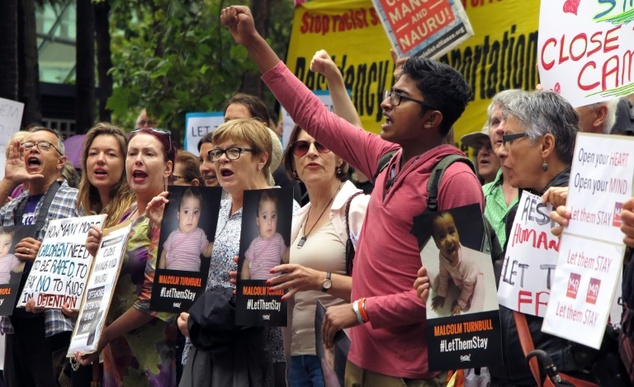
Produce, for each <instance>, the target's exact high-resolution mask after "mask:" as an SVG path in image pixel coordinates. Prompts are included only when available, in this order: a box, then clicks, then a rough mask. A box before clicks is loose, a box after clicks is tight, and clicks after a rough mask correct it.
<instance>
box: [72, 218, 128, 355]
mask: <svg viewBox="0 0 634 387" xmlns="http://www.w3.org/2000/svg"><path fill="white" fill-rule="evenodd" d="M131 229H132V224H131V223H130V222H128V223H127V224H126V225H125V226H119V227H116V228H113V229H110V230H104V236H103V238H102V239H101V244H100V246H99V250H98V251H97V256H96V257H95V264H94V266H93V269H92V271H91V273H90V277H89V278H88V283H87V284H86V292H85V293H84V297H83V299H82V308H81V309H80V312H79V316H78V317H77V323H76V324H75V329H74V331H73V336H72V337H71V341H70V346H69V347H68V354H67V356H68V357H73V356H74V354H75V352H78V351H79V352H82V353H92V352H95V350H96V349H97V345H98V344H99V339H100V338H101V332H102V331H103V328H104V326H105V322H106V317H107V315H108V309H109V307H110V302H111V301H112V296H113V295H114V289H115V285H116V284H117V279H118V278H119V273H120V271H121V263H122V262H123V256H124V253H125V250H126V246H127V242H128V235H129V234H130V230H131Z"/></svg>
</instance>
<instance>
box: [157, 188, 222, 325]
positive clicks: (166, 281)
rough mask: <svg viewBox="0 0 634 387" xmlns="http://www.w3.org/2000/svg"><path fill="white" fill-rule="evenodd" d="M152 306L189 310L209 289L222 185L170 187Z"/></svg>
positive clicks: (159, 248) (165, 309) (158, 308)
mask: <svg viewBox="0 0 634 387" xmlns="http://www.w3.org/2000/svg"><path fill="white" fill-rule="evenodd" d="M168 192H169V196H168V200H169V203H167V205H166V206H165V212H164V213H163V221H162V222H161V238H160V241H159V247H158V259H157V267H156V273H155V275H154V286H153V287H152V299H151V301H150V308H151V309H152V310H156V311H163V312H173V313H178V312H182V311H187V310H189V307H190V306H191V305H192V304H193V303H194V300H195V299H196V298H198V297H199V296H200V295H201V294H202V293H204V291H205V285H206V284H207V273H208V272H209V263H210V261H211V253H212V250H213V245H214V238H215V236H216V224H217V223H218V211H219V210H220V199H221V197H222V188H220V187H193V186H192V187H184V186H183V187H181V186H170V187H169V188H168Z"/></svg>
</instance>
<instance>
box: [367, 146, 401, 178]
mask: <svg viewBox="0 0 634 387" xmlns="http://www.w3.org/2000/svg"><path fill="white" fill-rule="evenodd" d="M395 153H396V151H395V150H393V151H389V152H387V153H386V154H384V155H383V156H381V158H380V159H379V162H378V163H377V166H376V172H374V176H372V182H373V183H374V182H375V181H376V177H377V176H379V173H381V171H383V170H384V169H385V167H387V165H388V164H389V163H390V160H391V159H392V156H394V154H395Z"/></svg>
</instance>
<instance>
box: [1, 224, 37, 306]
mask: <svg viewBox="0 0 634 387" xmlns="http://www.w3.org/2000/svg"><path fill="white" fill-rule="evenodd" d="M34 235H35V226H34V225H32V226H6V227H0V316H10V315H11V313H13V307H14V306H15V300H16V299H17V297H18V292H19V291H20V282H21V280H22V277H23V275H24V274H26V275H28V273H29V271H30V269H31V266H32V265H31V264H30V263H29V262H27V261H23V260H21V259H19V258H17V257H16V256H15V255H14V253H15V245H16V244H18V242H20V241H21V240H22V239H24V238H27V237H33V236H34Z"/></svg>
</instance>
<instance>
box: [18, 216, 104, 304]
mask: <svg viewBox="0 0 634 387" xmlns="http://www.w3.org/2000/svg"><path fill="white" fill-rule="evenodd" d="M105 220H106V215H91V216H83V217H79V218H66V219H55V220H51V221H50V222H49V224H48V227H47V228H46V236H45V237H44V240H42V245H41V246H40V250H39V251H38V253H37V256H36V257H35V261H34V262H33V267H32V268H31V272H30V273H29V276H28V277H27V279H26V283H25V284H24V289H23V290H22V294H21V295H20V299H19V300H18V304H17V307H19V308H21V307H25V306H26V303H27V301H29V300H30V299H31V298H33V299H34V300H35V306H37V307H39V308H49V309H60V308H61V307H62V306H63V305H66V306H68V307H69V308H70V309H72V310H78V309H79V304H80V303H81V299H82V297H83V295H84V290H85V289H86V281H87V280H88V274H89V273H90V269H91V268H92V263H93V257H92V255H90V253H89V252H88V250H86V238H87V237H88V231H89V230H90V227H92V226H98V227H101V226H102V225H103V222H104V221H105Z"/></svg>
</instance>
